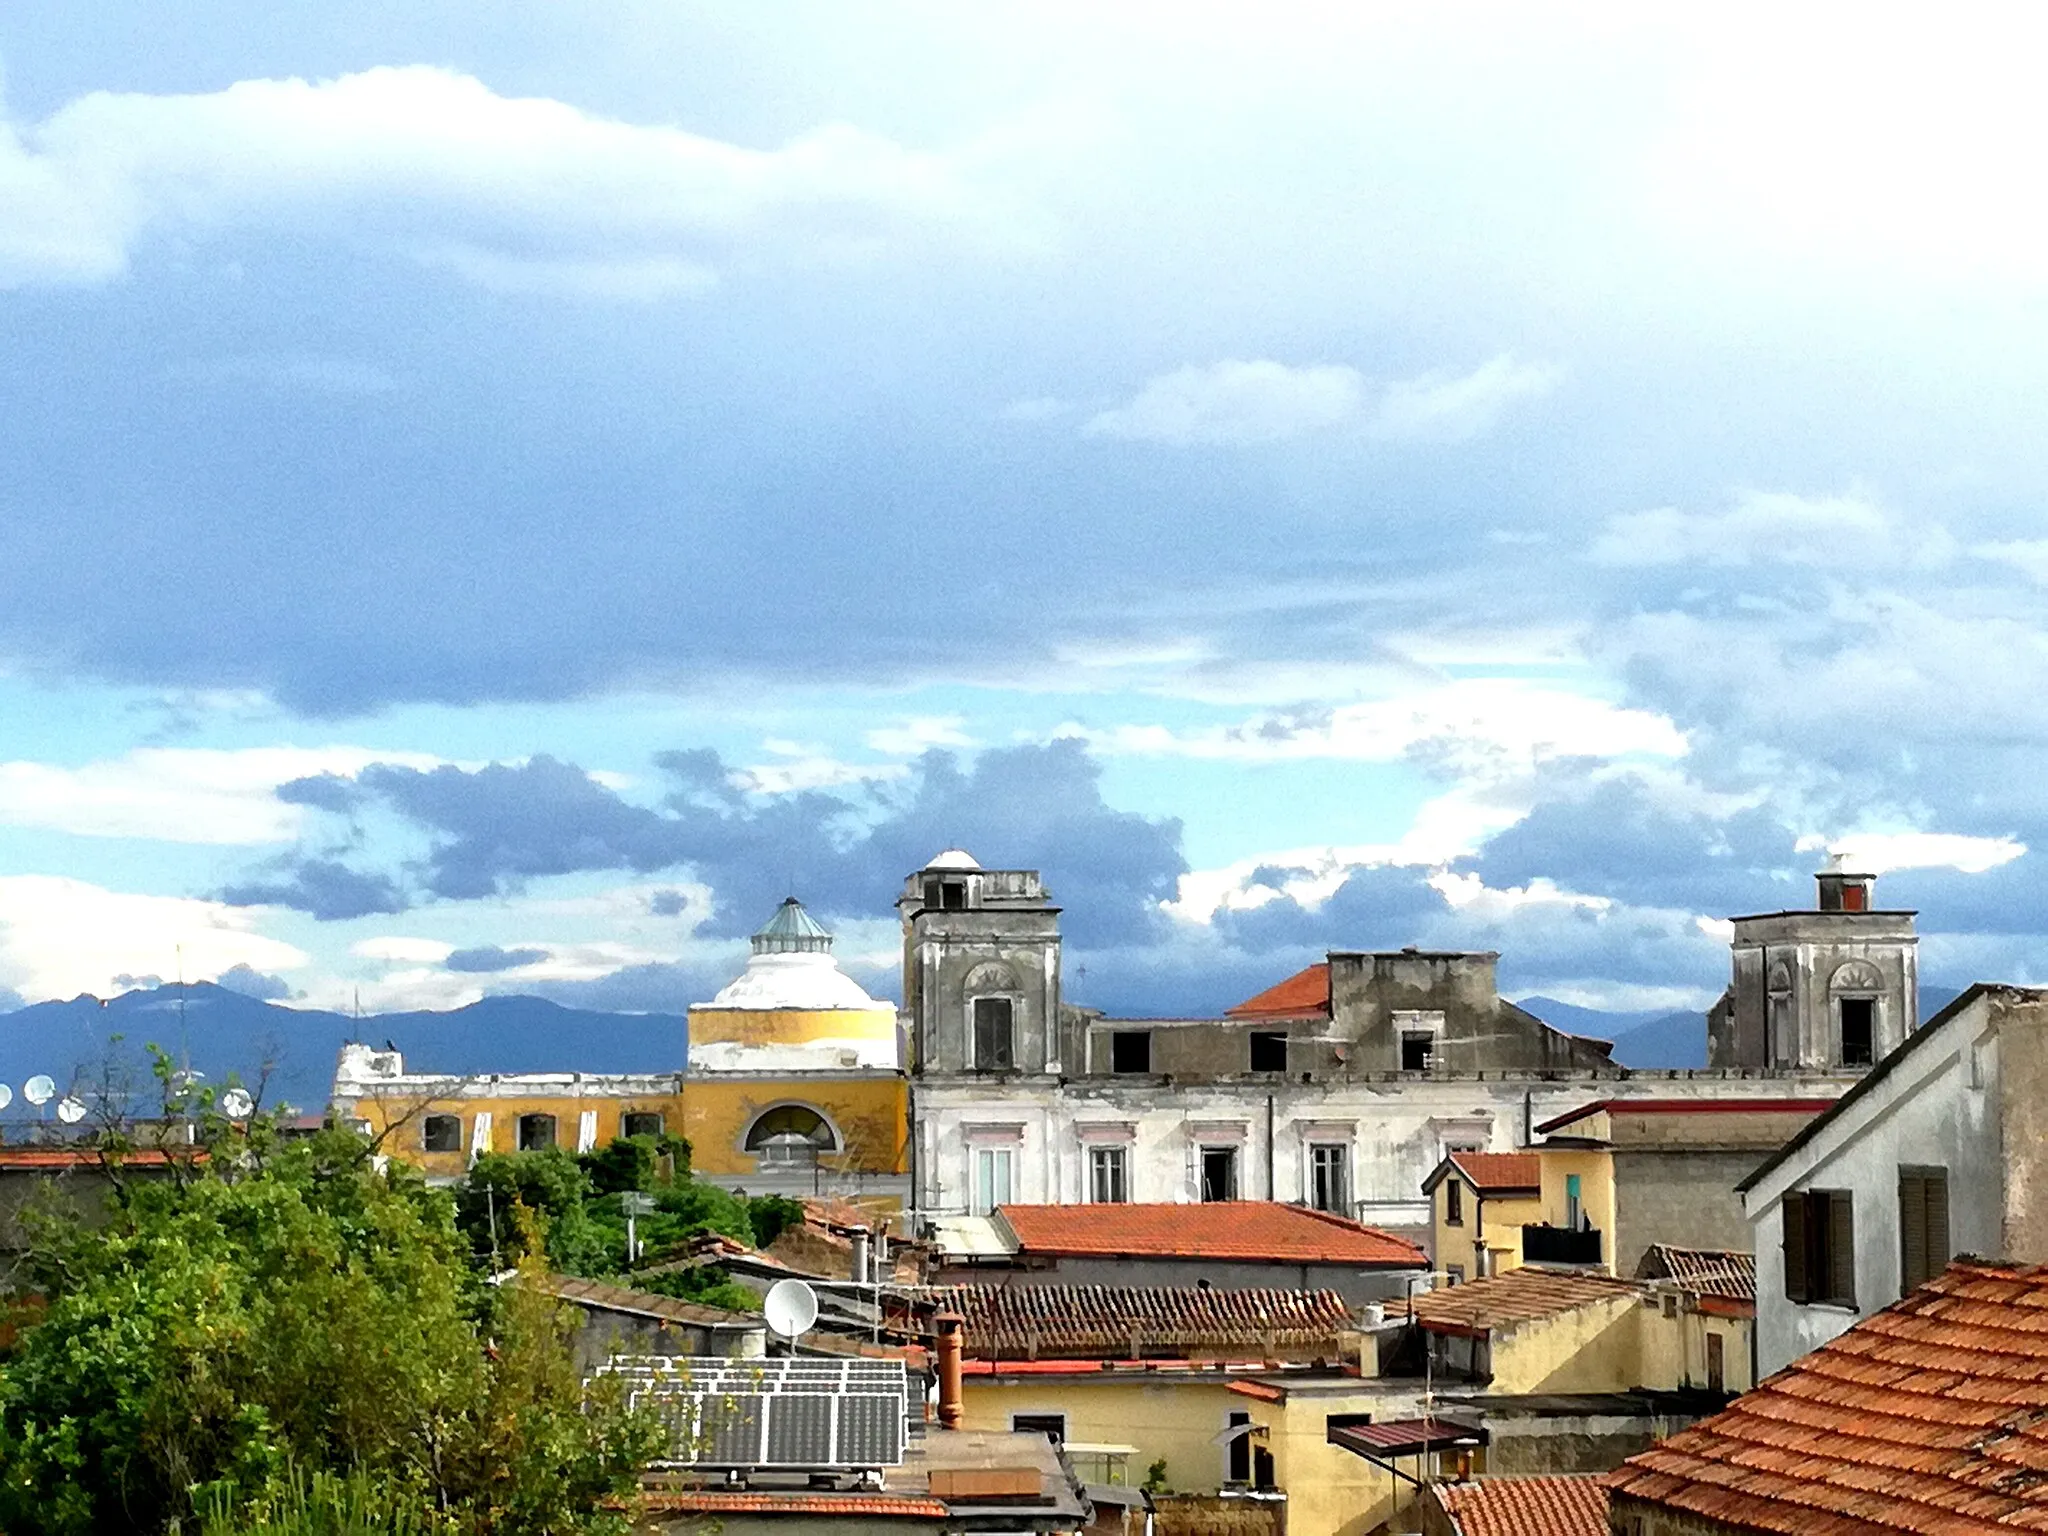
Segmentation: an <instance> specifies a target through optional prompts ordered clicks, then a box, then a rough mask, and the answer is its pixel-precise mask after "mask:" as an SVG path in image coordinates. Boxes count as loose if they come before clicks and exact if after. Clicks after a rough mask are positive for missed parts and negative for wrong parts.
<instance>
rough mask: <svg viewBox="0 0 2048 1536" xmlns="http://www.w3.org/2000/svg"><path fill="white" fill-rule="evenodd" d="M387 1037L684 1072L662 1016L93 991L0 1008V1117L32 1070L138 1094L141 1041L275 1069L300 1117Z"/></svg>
mask: <svg viewBox="0 0 2048 1536" xmlns="http://www.w3.org/2000/svg"><path fill="white" fill-rule="evenodd" d="M349 1040H364V1041H368V1042H369V1043H370V1044H372V1045H382V1044H384V1043H385V1042H386V1041H387V1040H388V1041H391V1042H392V1043H394V1044H395V1045H396V1046H397V1047H398V1049H399V1050H401V1051H403V1052H404V1053H405V1064H406V1067H407V1069H408V1070H418V1071H424V1072H450V1073H458V1072H544V1071H557V1072H567V1071H576V1072H680V1071H681V1070H682V1069H683V1064H684V1062H685V1060H686V1059H687V1058H688V1055H689V1021H688V1020H687V1019H685V1018H683V1017H681V1016H680V1015H677V1014H672V1013H645V1014H626V1013H597V1012H593V1011H591V1010H588V1009H581V1008H565V1007H563V1006H562V1005H561V1004H559V1003H551V1002H548V1001H547V1000H546V999H544V998H538V997H487V998H485V999H483V1000H482V1001H481V1002H476V1003H471V1004H470V1005H469V1006H468V1007H467V1008H457V1009H454V1010H452V1011H450V1012H446V1013H434V1012H424V1011H423V1012H412V1013H377V1014H365V1015H363V1016H362V1017H361V1018H352V1017H350V1016H349V1015H347V1014H342V1013H328V1012H323V1011H319V1010H316V1009H310V1008H288V1007H285V1006H284V1005H282V1004H280V1003H268V1002H262V1001H259V1000H258V999H256V998H253V997H245V996H243V995H242V994H241V993H239V992H231V991H229V990H228V989H227V988H225V987H219V986H215V985H214V984H213V983H212V982H208V981H199V982H190V983H187V984H184V985H182V986H181V985H176V984H170V985H165V986H161V987H155V988H151V989H150V990H147V991H136V992H125V993H123V994H122V995H121V996H119V997H115V998H109V999H108V1000H106V1001H105V1002H102V1001H101V1000H100V999H98V998H96V997H93V996H91V995H90V994H88V995H85V996H81V997H74V998H72V999H70V1000H69V1001H68V1002H49V1003H34V1004H31V1005H30V1006H29V1007H26V1008H21V1009H17V1010H16V1011H14V1012H13V1013H6V1014H0V1082H4V1083H6V1084H7V1085H8V1086H9V1087H10V1088H12V1089H13V1090H14V1094H15V1102H14V1103H13V1104H11V1105H9V1106H8V1108H7V1110H6V1111H5V1116H4V1118H6V1119H8V1120H13V1121H19V1120H21V1119H22V1118H23V1117H24V1114H25V1112H26V1111H25V1106H24V1105H23V1103H22V1101H21V1086H22V1084H23V1083H24V1082H25V1081H27V1080H28V1079H29V1078H30V1077H32V1076H34V1075H36V1074H38V1073H42V1074H46V1075H48V1076H50V1077H52V1078H54V1079H55V1080H56V1082H57V1085H58V1088H59V1090H60V1091H61V1090H64V1089H66V1088H69V1087H70V1086H71V1085H72V1084H73V1083H74V1082H78V1083H83V1084H88V1085H90V1084H93V1083H97V1082H100V1081H102V1080H104V1079H105V1078H106V1077H107V1074H108V1071H109V1067H110V1065H111V1067H112V1069H113V1071H114V1072H115V1073H116V1074H117V1075H122V1074H125V1075H126V1076H127V1077H128V1078H129V1079H131V1080H133V1081H134V1082H135V1083H136V1084H137V1085H138V1086H140V1087H143V1088H145V1089H147V1088H148V1065H147V1064H148V1057H147V1051H146V1049H145V1048H146V1047H147V1046H148V1045H151V1044H155V1045H160V1046H162V1047H163V1048H164V1049H165V1050H166V1051H169V1052H170V1053H171V1054H172V1055H173V1056H174V1057H176V1058H178V1059H179V1060H181V1061H189V1063H190V1064H191V1066H192V1068H193V1069H194V1070H195V1071H198V1072H203V1073H205V1074H206V1078H207V1080H208V1081H210V1082H220V1081H222V1080H224V1079H225V1078H226V1076H227V1075H228V1074H229V1073H230V1072H234V1073H239V1074H240V1075H241V1077H242V1080H243V1081H244V1082H246V1083H252V1084H253V1082H254V1081H255V1079H256V1077H257V1075H258V1074H259V1073H260V1072H261V1071H262V1070H263V1067H264V1065H265V1063H272V1064H274V1065H273V1069H272V1072H271V1075H270V1079H269V1084H268V1088H267V1097H268V1099H269V1100H270V1101H272V1102H278V1101H284V1102H288V1103H291V1104H294V1105H297V1106H298V1107H300V1108H302V1109H306V1110H317V1109H319V1108H320V1107H321V1106H323V1105H324V1104H326V1102H327V1095H328V1090H329V1088H330V1087H331V1085H332V1083H333V1081H334V1063H335V1058H336V1057H337V1055H338V1054H339V1053H340V1051H341V1047H342V1044H343V1043H344V1042H345V1041H349Z"/></svg>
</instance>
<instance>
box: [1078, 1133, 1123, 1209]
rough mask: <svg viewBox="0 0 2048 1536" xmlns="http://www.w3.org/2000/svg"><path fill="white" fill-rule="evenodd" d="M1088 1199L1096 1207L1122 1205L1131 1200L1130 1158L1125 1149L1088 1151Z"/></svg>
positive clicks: (1093, 1148) (1095, 1149)
mask: <svg viewBox="0 0 2048 1536" xmlns="http://www.w3.org/2000/svg"><path fill="white" fill-rule="evenodd" d="M1088 1198H1089V1199H1090V1200H1091V1201H1093V1202H1094V1203H1095V1204H1097V1205H1122V1204H1124V1203H1125V1202H1126V1201H1128V1200H1129V1199H1130V1198H1131V1186H1130V1158H1129V1156H1128V1154H1127V1151H1126V1149H1125V1148H1123V1147H1090V1148H1089V1149H1088Z"/></svg>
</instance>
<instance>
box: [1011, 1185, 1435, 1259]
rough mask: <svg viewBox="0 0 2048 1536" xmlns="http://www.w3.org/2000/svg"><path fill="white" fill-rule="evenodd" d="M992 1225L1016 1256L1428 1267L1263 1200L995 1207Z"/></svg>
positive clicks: (1317, 1216) (1389, 1246)
mask: <svg viewBox="0 0 2048 1536" xmlns="http://www.w3.org/2000/svg"><path fill="white" fill-rule="evenodd" d="M995 1224H996V1226H997V1227H999V1228H1007V1229H1008V1231H1009V1232H1010V1234H1011V1235H1012V1236H1013V1237H1014V1238H1015V1239H1016V1243H1017V1249H1018V1251H1019V1252H1021V1253H1024V1254H1044V1255H1048V1256H1067V1257H1076V1258H1079V1257H1096V1258H1145V1259H1211V1260H1217V1261H1223V1260H1238V1261H1241V1262H1250V1263H1273V1264H1283V1263H1284V1264H1348V1265H1356V1266H1357V1267H1359V1268H1361V1269H1422V1268H1425V1267H1427V1265H1428V1263H1429V1260H1428V1256H1427V1255H1425V1254H1424V1253H1423V1251H1422V1250H1421V1249H1420V1248H1418V1247H1416V1245H1415V1244H1413V1243H1411V1242H1409V1241H1408V1240H1407V1239H1405V1238H1400V1237H1396V1236H1394V1235H1393V1234H1392V1233H1391V1232H1382V1231H1381V1230H1380V1229H1379V1228H1377V1227H1368V1226H1365V1225H1363V1224H1362V1223H1360V1222H1356V1221H1351V1220H1349V1219H1347V1218H1345V1217H1342V1216H1333V1215H1330V1214H1329V1213H1327V1212H1324V1211H1312V1210H1309V1209H1308V1208H1307V1207H1305V1206H1299V1205H1280V1204H1277V1203H1275V1202H1272V1201H1267V1200H1225V1201H1205V1202H1203V1203H1201V1204H1195V1205H1169V1204H1157V1205H1144V1204H1131V1205H1005V1206H1000V1207H998V1208H997V1211H996V1216H995Z"/></svg>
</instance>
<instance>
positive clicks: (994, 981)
mask: <svg viewBox="0 0 2048 1536" xmlns="http://www.w3.org/2000/svg"><path fill="white" fill-rule="evenodd" d="M966 989H967V993H968V995H969V996H972V995H973V994H975V993H976V992H1015V991H1016V990H1017V973H1016V972H1015V971H1013V970H1011V969H1010V968H1009V966H1007V965H1005V964H1004V963H1003V962H1002V961H1000V960H984V961H983V962H982V963H981V964H980V965H977V966H976V967H975V968H974V969H973V970H971V971H969V972H968V973H967V982H966Z"/></svg>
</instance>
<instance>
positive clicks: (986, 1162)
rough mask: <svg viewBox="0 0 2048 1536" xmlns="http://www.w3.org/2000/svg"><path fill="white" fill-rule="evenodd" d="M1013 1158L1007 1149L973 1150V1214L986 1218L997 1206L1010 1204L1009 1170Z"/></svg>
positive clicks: (988, 1148)
mask: <svg viewBox="0 0 2048 1536" xmlns="http://www.w3.org/2000/svg"><path fill="white" fill-rule="evenodd" d="M1013 1164H1014V1158H1013V1156H1012V1153H1011V1150H1010V1148H1008V1147H976V1148H975V1149H974V1214H975V1215H977V1216H987V1215H989V1214H991V1213H992V1212H993V1211H994V1210H995V1208H996V1207H997V1206H999V1205H1008V1204H1010V1170H1011V1168H1012V1166H1013Z"/></svg>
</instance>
